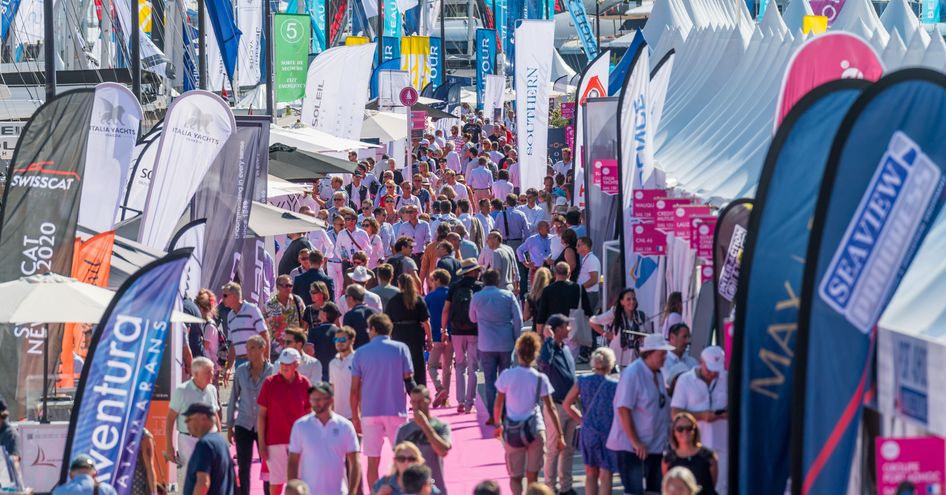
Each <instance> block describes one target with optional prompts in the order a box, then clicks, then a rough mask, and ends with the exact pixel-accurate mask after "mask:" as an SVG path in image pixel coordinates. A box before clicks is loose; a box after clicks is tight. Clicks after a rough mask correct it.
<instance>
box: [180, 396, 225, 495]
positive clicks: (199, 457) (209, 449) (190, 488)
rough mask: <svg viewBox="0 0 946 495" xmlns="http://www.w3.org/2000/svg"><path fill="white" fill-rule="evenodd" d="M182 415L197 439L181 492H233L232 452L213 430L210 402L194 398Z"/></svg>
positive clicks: (193, 494) (221, 494)
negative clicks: (202, 401) (193, 401)
mask: <svg viewBox="0 0 946 495" xmlns="http://www.w3.org/2000/svg"><path fill="white" fill-rule="evenodd" d="M184 417H185V418H186V421H187V431H188V432H189V433H190V434H191V435H192V436H194V437H196V438H198V439H199V440H197V445H195V446H194V453H193V454H192V455H191V458H190V460H189V461H188V462H187V475H186V476H185V478H184V492H183V494H182V495H233V488H234V485H235V484H236V475H235V473H234V471H233V456H232V455H231V454H230V445H229V444H228V443H227V441H226V440H224V438H223V435H221V434H220V433H218V432H216V431H213V429H214V427H215V426H216V424H217V422H216V421H215V420H216V418H217V413H216V412H215V411H214V409H213V408H212V407H211V406H209V405H207V404H204V403H201V402H195V403H194V404H191V405H190V407H188V408H187V410H186V411H184Z"/></svg>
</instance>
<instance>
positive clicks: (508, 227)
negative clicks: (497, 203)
mask: <svg viewBox="0 0 946 495" xmlns="http://www.w3.org/2000/svg"><path fill="white" fill-rule="evenodd" d="M518 205H519V198H518V197H517V196H516V195H515V194H507V195H506V205H505V209H503V210H502V211H500V212H499V213H498V214H497V215H496V218H495V226H496V227H495V228H496V230H498V231H499V233H500V234H502V235H503V239H504V240H505V241H506V244H508V245H509V247H511V248H513V249H516V248H518V247H519V245H520V244H522V241H524V240H526V238H527V237H529V219H528V218H526V214H525V213H523V212H521V211H519V210H518V209H516V207H517V206H518Z"/></svg>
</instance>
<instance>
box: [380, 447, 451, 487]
mask: <svg viewBox="0 0 946 495" xmlns="http://www.w3.org/2000/svg"><path fill="white" fill-rule="evenodd" d="M426 462H427V461H426V460H424V455H423V454H421V453H420V449H418V448H417V446H416V445H414V444H413V443H411V442H401V443H399V444H397V445H395V446H394V465H393V466H391V474H389V475H387V476H383V477H381V478H378V481H375V482H374V486H372V487H371V493H372V494H373V495H401V494H402V493H404V484H403V483H402V481H401V476H402V475H403V474H404V471H405V470H407V468H409V467H411V466H413V465H414V464H425V463H426ZM432 493H440V490H439V489H438V488H437V487H436V486H435V487H433V491H432Z"/></svg>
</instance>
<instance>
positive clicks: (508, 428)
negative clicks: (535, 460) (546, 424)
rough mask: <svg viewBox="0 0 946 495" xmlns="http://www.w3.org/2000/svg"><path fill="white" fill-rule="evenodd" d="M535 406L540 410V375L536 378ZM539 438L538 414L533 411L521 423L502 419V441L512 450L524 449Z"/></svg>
mask: <svg viewBox="0 0 946 495" xmlns="http://www.w3.org/2000/svg"><path fill="white" fill-rule="evenodd" d="M536 379H537V383H536V384H535V404H536V406H537V407H538V408H539V409H541V408H542V405H541V403H540V400H541V398H542V397H541V396H540V394H541V393H542V375H539V376H537V377H536ZM538 438H539V413H538V411H535V410H533V411H532V414H531V415H529V417H528V418H526V419H523V420H522V421H513V420H511V419H509V418H503V441H504V442H506V444H507V445H509V446H510V447H512V448H516V449H524V448H526V447H528V446H529V445H532V442H534V441H536V439H538Z"/></svg>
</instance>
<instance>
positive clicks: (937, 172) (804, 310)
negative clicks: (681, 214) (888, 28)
mask: <svg viewBox="0 0 946 495" xmlns="http://www.w3.org/2000/svg"><path fill="white" fill-rule="evenodd" d="M943 112H946V76H944V75H943V74H942V73H939V72H935V71H931V70H927V69H907V70H902V71H898V72H894V73H892V74H890V75H888V76H886V77H884V78H883V79H881V80H880V81H878V82H877V83H875V84H874V85H872V86H871V87H869V88H867V89H866V90H865V91H864V93H863V94H862V95H861V96H860V97H859V98H858V99H857V101H856V102H855V103H854V105H853V106H852V107H851V110H850V111H849V112H848V113H847V115H846V116H845V118H844V121H843V122H842V124H841V126H840V128H839V130H838V133H837V135H836V136H835V139H834V144H833V145H832V149H831V154H830V155H829V158H828V164H827V167H826V169H825V175H824V179H823V181H822V184H821V191H820V193H819V195H818V202H817V205H816V207H815V215H814V220H813V221H812V228H811V241H810V243H809V245H808V251H807V255H806V256H805V260H806V264H805V274H804V278H803V283H802V290H801V309H800V312H799V318H798V344H797V345H798V352H797V353H796V360H797V367H796V368H795V384H794V386H795V392H796V397H795V399H796V400H798V404H797V405H795V406H794V407H793V410H794V411H796V414H794V415H793V423H792V426H793V431H792V438H793V440H794V441H795V444H794V445H793V448H792V453H793V463H792V473H791V475H792V479H793V482H792V489H793V491H794V492H795V493H802V494H809V493H810V494H815V493H826V492H832V493H833V492H844V491H846V487H847V484H848V480H849V476H850V471H851V460H852V458H853V453H854V449H855V443H856V436H857V431H858V427H859V425H860V420H861V413H862V407H863V403H864V394H865V392H866V391H867V390H866V389H867V382H868V381H869V380H870V377H871V375H872V371H873V367H874V363H875V357H876V355H875V353H874V346H875V342H876V335H877V327H876V324H877V320H878V319H879V317H880V315H881V313H882V312H883V311H884V309H885V308H886V306H887V303H888V302H889V301H890V297H891V296H892V295H893V293H894V291H895V290H896V289H897V286H898V285H899V284H900V280H901V278H902V277H903V273H904V272H905V271H906V268H907V267H908V266H909V265H910V263H911V261H912V260H913V256H914V255H915V254H916V249H917V247H918V246H919V245H920V244H921V243H922V242H923V239H924V238H925V237H926V234H927V232H928V230H929V227H930V222H931V219H932V218H934V217H935V216H936V215H937V213H938V212H939V210H940V209H941V207H942V202H943V186H944V179H943V169H944V167H946V128H943V127H942V126H938V125H930V122H936V121H937V119H938V118H939V116H940V115H942V114H943ZM839 349H843V352H838V351H839Z"/></svg>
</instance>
